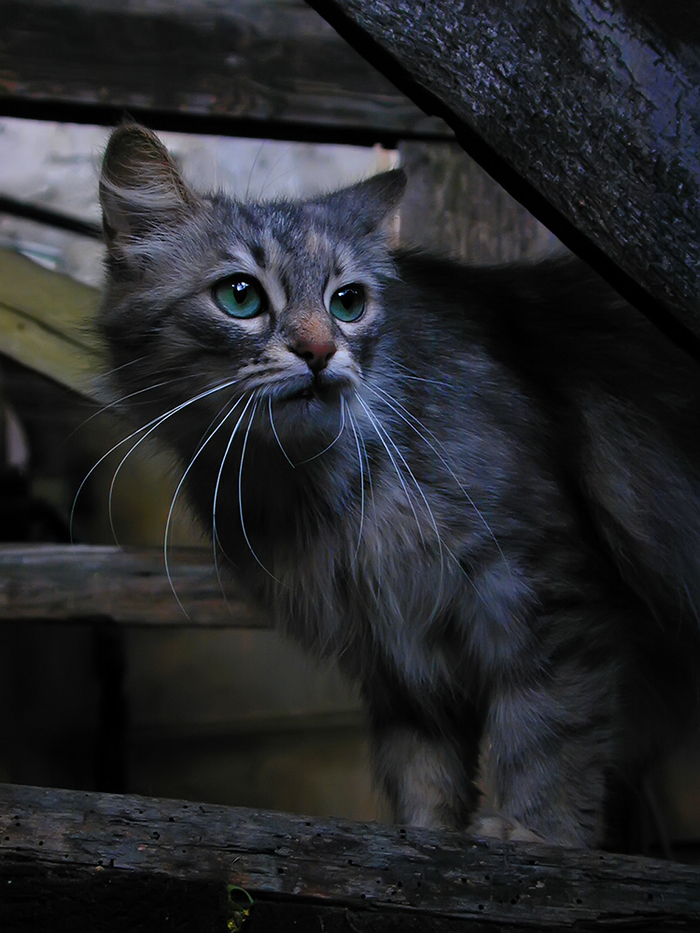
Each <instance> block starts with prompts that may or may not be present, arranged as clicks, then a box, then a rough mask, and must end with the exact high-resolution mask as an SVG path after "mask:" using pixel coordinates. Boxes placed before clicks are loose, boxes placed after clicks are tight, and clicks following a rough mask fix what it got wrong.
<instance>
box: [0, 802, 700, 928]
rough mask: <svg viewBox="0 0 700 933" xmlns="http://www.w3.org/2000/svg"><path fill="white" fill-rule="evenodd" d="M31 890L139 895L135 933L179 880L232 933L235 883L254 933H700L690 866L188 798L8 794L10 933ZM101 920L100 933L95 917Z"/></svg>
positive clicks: (4, 857)
mask: <svg viewBox="0 0 700 933" xmlns="http://www.w3.org/2000/svg"><path fill="white" fill-rule="evenodd" d="M27 877H31V878H32V879H33V883H34V884H36V885H37V887H36V889H35V890H36V891H39V890H40V891H41V898H42V899H44V900H46V901H47V903H49V904H54V905H55V904H60V903H63V902H64V901H65V897H64V898H63V900H62V898H61V894H60V892H61V891H64V892H65V890H66V889H67V888H68V887H70V886H71V885H72V888H70V889H71V890H73V891H74V892H76V891H78V890H81V891H83V896H84V897H87V895H85V891H89V890H90V889H92V890H93V891H96V892H98V894H94V895H93V896H94V897H95V898H98V899H99V892H100V891H102V892H104V891H105V890H106V886H107V882H108V881H110V880H111V881H114V882H115V884H116V885H117V888H118V889H119V890H120V891H121V895H120V897H121V901H120V903H121V905H122V909H125V907H126V903H127V901H128V900H129V896H131V898H132V902H133V903H132V906H131V908H130V910H131V911H132V912H131V914H130V916H131V918H132V922H133V923H134V926H132V927H131V929H136V928H140V927H138V923H137V918H138V916H139V905H141V906H142V907H143V906H144V904H145V902H144V900H143V897H144V893H143V892H144V890H145V889H147V888H148V884H149V883H151V882H152V884H153V885H154V886H156V888H157V887H158V886H159V885H160V889H161V890H162V888H163V885H164V884H167V883H169V884H170V888H169V889H168V890H170V891H171V892H172V891H173V890H174V889H173V882H177V886H176V888H175V890H177V891H179V893H180V894H182V892H183V891H186V890H187V886H188V885H194V886H195V888H196V886H197V885H199V887H198V888H196V891H198V892H199V893H198V894H197V896H198V897H200V898H203V900H204V902H206V903H207V904H209V906H210V908H211V910H210V911H209V915H212V916H213V915H215V914H216V912H217V911H220V913H219V917H220V918H221V920H222V922H223V918H224V913H221V911H224V910H225V904H224V901H225V896H223V895H225V885H227V884H235V885H239V886H241V887H242V888H244V889H245V890H246V891H248V892H249V893H250V894H251V895H252V896H253V898H254V899H255V901H256V907H254V908H253V913H252V915H251V923H250V930H251V931H253V930H262V929H270V930H280V929H286V928H287V927H288V926H289V927H290V928H291V925H290V924H289V920H290V918H291V917H292V916H300V914H298V913H297V914H295V913H294V911H295V910H296V911H297V912H298V911H300V910H301V911H302V913H303V914H304V916H306V917H307V919H308V924H306V925H305V923H302V922H301V921H300V922H299V923H298V924H297V925H294V929H295V930H298V931H300V933H301V931H303V930H306V929H309V930H311V929H313V930H315V931H322V930H328V931H331V930H338V931H340V930H341V929H342V930H346V931H347V930H373V931H384V930H386V931H388V930H398V929H401V930H402V931H404V930H426V929H430V930H444V931H453V930H454V931H457V930H463V929H464V930H467V929H468V930H471V931H474V930H478V931H482V933H488V931H490V930H513V931H514V930H519V929H526V928H527V929H533V928H534V929H552V928H553V929H557V930H565V929H573V928H576V929H585V930H590V929H597V928H599V925H600V928H602V927H603V926H605V928H606V929H607V928H608V925H609V924H610V923H613V924H616V925H623V926H624V928H625V929H640V928H643V929H645V930H654V931H657V930H662V929H667V928H668V926H667V924H669V925H672V926H673V929H674V930H678V929H682V930H691V929H692V930H697V929H698V926H699V925H700V869H697V868H694V867H690V866H686V865H679V864H675V863H670V862H660V861H654V860H651V859H644V858H632V857H629V856H619V855H612V854H608V853H604V852H581V851H574V850H567V849H559V848H553V847H548V846H539V845H533V844H522V843H519V844H508V845H503V844H498V843H494V842H487V841H484V840H481V839H476V838H470V837H467V836H465V835H462V834H458V833H437V832H427V831H420V830H412V829H402V828H399V827H389V826H381V825H376V824H362V823H350V822H347V821H343V820H329V819H317V818H311V817H301V816H292V815H289V814H281V813H270V812H257V811H252V810H244V809H238V808H232V807H223V806H215V805H211V804H198V803H188V802H184V801H178V800H158V799H152V798H147V797H137V796H124V797H122V796H115V795H109V794H97V793H86V792H81V791H69V790H51V789H46V788H34V787H22V786H17V785H8V784H4V785H0V920H2V918H3V916H4V918H5V921H6V922H5V924H4V925H2V924H0V925H1V926H2V929H3V931H6V930H11V929H14V928H17V929H19V928H20V927H14V928H13V927H12V920H13V916H15V915H14V914H13V913H12V911H13V910H15V911H19V910H20V906H21V903H22V897H21V895H20V892H21V891H22V890H25V888H23V887H22V885H23V879H26V878H27ZM13 885H14V887H13ZM130 885H131V891H132V893H131V895H129V890H130ZM144 885H145V886H146V888H144ZM91 886H92V888H91ZM195 888H192V891H195ZM135 892H139V893H138V896H137V897H134V893H135ZM195 893H196V892H195ZM193 896H194V894H193ZM72 903H73V908H71V909H73V910H74V909H75V903H77V901H75V902H72ZM212 904H213V905H214V906H213V907H212V906H211V905H212ZM13 905H14V907H13ZM98 907H99V905H98ZM302 908H303V910H302ZM66 909H68V908H66ZM183 909H184V908H183ZM202 909H204V908H202ZM208 909H209V908H207V910H208ZM256 911H257V914H258V918H259V920H260V921H261V922H259V923H258V922H257V921H256ZM290 912H291V913H290ZM304 912H305V913H304ZM39 913H40V911H39ZM205 913H206V910H205ZM38 915H39V914H38V913H35V916H38ZM47 916H49V917H51V920H52V923H51V929H52V930H59V929H64V926H62V925H61V922H62V918H61V917H60V916H58V915H57V913H56V911H55V910H54V912H53V914H51V913H50V912H49V913H48V914H47ZM285 916H286V922H285V923H282V921H283V919H284V918H285ZM275 917H276V920H275ZM263 918H268V920H269V924H268V923H267V921H266V922H265V923H262V919H263ZM309 918H310V919H309ZM74 919H75V918H74ZM91 919H92V921H93V926H92V928H93V929H96V928H97V927H95V926H94V921H95V920H96V919H97V917H96V914H95V908H94V905H93V912H92V914H91ZM312 920H313V924H312V923H311V921H312ZM341 921H343V922H345V923H346V925H343V923H342V922H341ZM295 922H296V921H295ZM24 928H26V927H23V929H24ZM36 928H37V927H33V929H36ZM123 928H124V929H127V928H128V927H126V926H125V927H123ZM167 928H168V929H175V928H177V929H183V928H184V927H182V926H177V927H167ZM202 928H203V927H192V929H202ZM100 929H102V927H100ZM207 929H225V926H223V925H222V926H217V925H216V924H214V925H213V926H209V927H207Z"/></svg>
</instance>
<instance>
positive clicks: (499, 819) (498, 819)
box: [468, 813, 547, 842]
mask: <svg viewBox="0 0 700 933" xmlns="http://www.w3.org/2000/svg"><path fill="white" fill-rule="evenodd" d="M468 831H469V833H470V834H471V835H472V836H478V837H482V838H483V837H486V838H487V839H498V841H499V842H546V841H547V840H546V839H545V838H544V836H541V835H540V834H539V833H536V832H535V831H534V830H532V829H528V828H527V827H526V826H523V824H522V823H518V821H517V820H511V819H509V818H508V817H507V816H503V815H502V814H501V813H481V814H479V815H477V816H475V817H474V819H473V820H472V821H471V823H470V824H469V830H468Z"/></svg>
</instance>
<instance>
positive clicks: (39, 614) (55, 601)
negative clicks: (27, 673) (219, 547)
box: [0, 544, 270, 628]
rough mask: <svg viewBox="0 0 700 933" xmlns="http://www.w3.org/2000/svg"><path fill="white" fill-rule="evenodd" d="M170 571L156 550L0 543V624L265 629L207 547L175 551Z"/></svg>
mask: <svg viewBox="0 0 700 933" xmlns="http://www.w3.org/2000/svg"><path fill="white" fill-rule="evenodd" d="M169 567H170V580H169V579H168V576H167V574H166V571H165V564H164V560H163V551H162V550H158V549H156V548H128V549H122V548H118V547H104V546H92V545H85V544H81V545H65V544H56V545H49V544H47V545H36V544H35V545H24V546H21V545H2V546H0V623H1V622H2V621H3V620H19V619H42V620H45V621H48V620H54V621H73V622H75V621H80V620H81V619H83V620H86V621H90V622H94V621H96V620H99V619H105V620H110V621H112V622H116V623H122V624H127V625H146V626H151V625H170V626H197V625H205V626H215V627H224V628H226V627H245V628H269V627H270V623H269V622H268V621H267V620H266V619H265V618H264V617H263V616H262V615H261V614H260V613H259V612H257V611H256V610H254V609H253V608H252V607H251V605H250V603H249V602H248V601H247V600H246V599H245V598H244V597H243V595H242V594H241V593H240V591H239V589H238V588H237V587H236V586H234V584H233V583H232V582H231V581H230V580H229V579H227V578H226V574H225V572H224V573H222V574H221V579H219V578H218V576H217V572H216V568H215V566H214V559H213V555H212V552H211V550H209V549H208V548H174V549H172V552H171V553H170V560H169ZM224 592H225V593H226V595H225V596H224ZM176 597H177V598H176ZM178 600H179V603H178Z"/></svg>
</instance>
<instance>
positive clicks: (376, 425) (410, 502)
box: [356, 395, 425, 545]
mask: <svg viewBox="0 0 700 933" xmlns="http://www.w3.org/2000/svg"><path fill="white" fill-rule="evenodd" d="M356 398H357V400H358V402H359V403H360V405H361V406H362V408H364V410H365V414H366V415H367V417H368V418H369V420H370V422H371V424H372V427H373V428H374V431H375V434H376V435H377V437H378V438H379V440H380V442H381V444H382V447H383V448H384V450H385V451H386V453H387V456H388V457H389V460H391V463H392V466H393V467H394V470H395V471H396V475H397V477H398V480H399V482H400V483H401V487H402V489H403V491H404V495H405V497H406V501H407V503H408V505H409V507H410V509H411V511H412V512H413V517H414V519H415V520H416V527H417V528H418V534H419V535H420V538H421V541H422V542H423V544H424V545H425V538H424V537H423V529H422V528H421V523H420V519H419V518H418V513H417V512H416V509H415V506H414V505H413V499H412V497H411V495H410V493H409V491H408V487H407V486H406V481H405V480H404V477H403V473H402V472H401V470H400V469H399V465H398V464H397V462H396V460H394V457H393V455H392V453H391V451H390V450H389V446H388V444H387V443H386V441H385V440H384V438H383V437H382V430H383V429H382V427H381V425H379V423H378V421H377V418H376V416H375V415H374V414H373V413H372V412H371V411H370V409H369V408H368V407H367V404H366V403H365V402H364V401H363V400H362V399H361V398H360V396H359V395H358V396H356Z"/></svg>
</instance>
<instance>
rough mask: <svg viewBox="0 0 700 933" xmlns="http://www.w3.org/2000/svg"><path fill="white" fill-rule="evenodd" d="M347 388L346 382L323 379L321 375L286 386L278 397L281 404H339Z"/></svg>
mask: <svg viewBox="0 0 700 933" xmlns="http://www.w3.org/2000/svg"><path fill="white" fill-rule="evenodd" d="M344 387H346V382H345V380H342V379H329V378H327V377H325V378H321V374H318V375H316V376H312V377H311V378H310V379H305V380H304V381H303V382H295V383H294V384H292V385H287V386H285V387H284V388H283V389H282V391H281V392H279V394H278V395H277V399H276V400H277V401H280V402H313V401H318V402H326V403H328V402H337V401H338V398H339V397H340V395H341V394H342V392H343V388H344Z"/></svg>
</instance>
